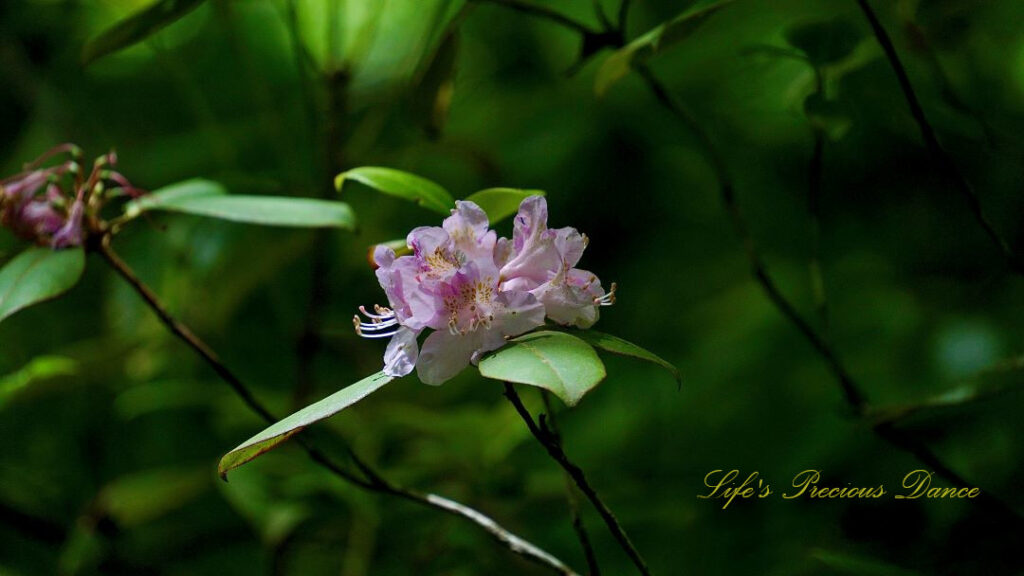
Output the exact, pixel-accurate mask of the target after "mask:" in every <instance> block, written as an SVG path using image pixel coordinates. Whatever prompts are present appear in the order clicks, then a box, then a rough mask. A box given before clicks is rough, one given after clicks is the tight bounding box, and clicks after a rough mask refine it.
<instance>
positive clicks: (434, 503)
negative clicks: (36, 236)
mask: <svg viewBox="0 0 1024 576" xmlns="http://www.w3.org/2000/svg"><path fill="white" fill-rule="evenodd" d="M96 251H97V252H99V254H100V255H101V256H102V257H103V259H104V260H106V262H107V263H108V264H109V265H110V267H111V268H113V269H114V271H115V272H117V273H118V274H119V275H120V276H121V277H122V278H123V279H124V280H125V281H126V282H128V284H129V285H130V286H131V287H132V288H133V289H134V290H135V291H136V292H137V293H138V294H139V296H141V297H142V299H143V300H144V301H145V302H146V304H147V305H148V306H149V308H150V309H151V310H153V312H154V313H155V314H156V315H157V318H159V319H160V321H161V322H162V323H163V324H164V325H165V326H166V327H167V329H168V330H170V331H171V333H172V334H174V335H175V336H177V337H178V338H179V339H180V340H181V341H183V342H184V343H185V344H187V345H188V346H189V348H191V349H192V350H193V351H194V352H195V353H197V354H198V355H199V356H200V357H201V358H202V359H203V360H204V361H205V362H206V363H207V364H208V365H209V366H210V368H212V369H213V371H214V372H216V373H217V375H218V376H219V377H220V378H221V380H223V381H224V382H226V383H227V384H228V385H229V386H230V387H231V389H232V390H233V391H234V392H235V394H237V395H238V397H239V398H241V399H242V401H243V402H244V403H245V405H246V406H247V407H248V408H249V409H250V410H252V411H253V412H255V413H256V414H258V415H259V416H260V417H261V418H263V420H265V421H266V422H268V423H274V422H276V421H277V418H276V417H275V416H274V415H273V414H272V413H271V412H270V411H269V410H268V409H267V408H266V407H265V406H264V405H263V404H262V403H260V401H259V400H257V399H256V397H255V396H254V395H253V394H252V393H251V392H250V391H249V389H248V388H247V387H246V386H245V384H243V383H242V381H241V380H240V379H239V378H238V377H237V376H235V374H234V373H233V372H232V371H231V370H230V369H229V368H228V367H227V366H225V365H224V363H223V362H222V361H221V360H220V358H219V357H218V356H217V354H216V353H215V352H214V351H213V350H212V349H211V348H210V347H209V346H208V345H207V344H206V343H205V342H203V341H202V340H201V339H200V338H199V337H198V336H196V335H195V334H194V333H193V332H192V330H191V329H189V327H188V326H186V325H185V324H183V323H182V322H180V321H179V320H178V319H176V318H175V317H174V316H172V315H171V314H170V312H168V311H167V308H166V307H164V305H163V304H162V303H161V302H160V299H159V298H158V297H157V295H156V294H155V293H154V292H153V291H152V290H151V289H150V288H149V286H147V285H146V284H145V283H144V282H142V280H140V279H139V277H138V276H136V275H135V272H134V271H133V270H132V269H131V268H130V267H129V266H128V264H127V263H125V262H124V261H123V260H121V257H120V256H118V255H117V253H116V252H114V250H113V249H112V248H111V247H110V236H109V235H105V236H103V238H102V239H100V241H99V242H98V243H97V246H96ZM297 440H298V443H299V445H300V446H302V449H303V450H305V451H306V453H307V454H308V455H309V457H310V459H312V460H313V461H314V462H316V463H317V464H319V465H320V466H322V467H324V468H325V469H327V470H329V471H330V472H332V473H333V474H334V475H336V476H338V477H339V478H341V479H343V480H345V481H347V482H350V483H352V484H354V485H356V486H358V487H360V488H363V489H365V490H369V491H372V492H377V493H381V494H391V495H394V496H399V497H401V498H404V499H405V500H409V501H410V502H415V503H417V504H420V505H421V506H426V507H429V508H434V509H437V510H441V511H444V512H447V513H449V514H454V515H456V516H459V517H461V518H463V519H465V520H469V521H470V522H473V523H474V524H476V525H477V526H479V527H480V528H483V529H484V530H485V531H486V532H487V533H489V534H490V535H491V536H493V537H494V538H495V539H496V540H498V541H499V542H501V543H502V544H504V545H505V547H506V548H508V549H509V550H511V551H512V552H514V553H515V554H518V555H519V556H522V557H523V558H526V559H527V560H530V561H533V562H535V563H537V564H540V565H543V566H546V567H547V568H549V569H551V570H552V571H554V572H556V573H559V574H563V575H567V576H574V575H575V574H576V573H575V572H573V571H572V569H570V568H569V567H568V566H566V564H565V563H564V562H562V561H561V560H559V559H557V558H555V557H554V556H552V555H551V554H549V553H547V552H545V551H544V550H542V549H541V548H539V547H538V546H536V545H534V544H532V543H530V542H529V541H527V540H525V539H523V538H521V537H519V536H517V535H516V534H514V533H512V532H510V531H509V530H508V529H506V528H504V527H502V526H501V525H500V524H498V523H497V522H495V521H494V520H492V519H491V518H489V517H487V516H485V515H484V514H482V513H480V512H478V511H476V510H474V509H472V508H470V507H468V506H465V505H463V504H459V503H458V502H455V501H453V500H449V499H447V498H444V497H443V496H438V495H436V494H429V493H420V492H416V491H413V490H408V489H406V488H402V487H399V486H396V485H394V484H391V483H390V482H388V481H387V480H385V479H384V478H383V477H382V476H381V475H380V474H379V473H378V472H376V471H375V470H373V469H372V468H371V467H370V466H369V465H368V464H366V463H365V462H363V461H362V460H360V459H359V458H358V457H357V456H356V455H355V453H354V452H353V451H352V450H351V448H349V447H348V446H346V448H348V449H349V453H350V454H351V456H352V458H353V461H354V462H355V463H356V465H357V466H358V467H359V469H360V470H361V471H362V472H363V473H364V474H366V476H367V478H368V479H363V478H360V477H359V476H356V475H355V474H353V473H351V472H349V471H347V470H345V469H344V468H342V467H340V466H338V465H337V464H335V463H334V462H332V461H331V459H330V458H328V457H327V456H326V455H325V454H324V453H323V452H321V451H319V450H317V449H316V448H314V447H313V446H311V445H310V444H309V443H308V441H306V440H305V439H303V438H302V437H297Z"/></svg>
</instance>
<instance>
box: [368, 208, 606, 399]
mask: <svg viewBox="0 0 1024 576" xmlns="http://www.w3.org/2000/svg"><path fill="white" fill-rule="evenodd" d="M406 242H407V244H408V246H409V248H410V249H411V250H412V254H410V255H406V256H401V257H396V255H395V252H394V251H393V250H392V249H390V248H388V247H386V246H378V247H377V248H376V249H375V251H374V263H375V264H376V265H377V267H378V268H377V271H376V275H377V279H378V281H379V282H380V285H381V287H382V288H383V289H384V293H385V294H386V295H387V298H388V304H389V306H390V307H389V308H385V307H380V306H377V307H375V309H374V311H373V312H370V311H368V310H366V309H365V308H362V307H361V308H360V312H361V313H362V316H363V317H362V318H360V317H359V316H356V317H355V318H354V320H353V321H354V324H355V328H356V332H357V333H359V334H360V335H361V336H363V337H365V338H391V341H390V342H389V344H388V347H387V349H386V351H385V353H384V372H385V373H386V374H388V375H390V376H396V377H397V376H405V375H407V374H409V373H411V372H412V371H413V369H415V370H416V371H417V375H418V376H419V378H420V380H422V381H423V382H425V383H427V384H441V383H443V382H445V381H446V380H449V379H450V378H452V377H454V376H456V375H457V374H458V373H459V372H461V371H462V370H463V369H464V368H466V366H468V365H469V364H471V363H473V364H475V363H477V362H478V361H479V360H480V358H481V357H482V355H483V354H485V353H487V352H490V351H492V350H496V349H498V348H500V347H502V346H503V345H504V344H505V342H506V340H507V339H509V338H512V337H515V336H518V335H520V334H524V333H526V332H529V331H530V330H533V329H535V328H537V327H539V326H542V325H544V322H545V318H547V319H548V320H551V321H553V322H556V323H558V324H563V325H572V326H576V327H580V328H587V327H590V326H592V325H593V324H594V322H596V321H597V316H598V314H597V310H598V308H599V307H600V306H602V305H609V304H611V303H612V302H613V301H614V287H613V291H612V293H609V294H606V293H605V291H604V289H603V288H601V283H600V281H599V280H598V279H597V277H596V276H594V275H593V274H591V273H589V272H586V271H583V270H579V269H577V268H573V266H575V265H576V263H577V262H579V260H580V257H581V256H582V255H583V250H584V248H585V247H586V243H587V239H586V237H585V236H583V235H582V234H579V233H578V232H577V231H576V230H575V229H573V228H561V229H557V230H549V229H548V228H547V204H546V202H545V201H544V198H542V197H539V196H531V197H530V198H527V199H526V200H524V201H523V203H522V205H521V206H520V209H519V214H518V215H517V216H516V220H515V231H514V234H513V237H512V239H511V240H508V239H505V238H501V239H498V238H497V234H496V233H495V232H494V231H493V230H490V229H489V223H488V220H487V215H486V214H485V213H484V211H483V210H482V209H480V207H479V206H477V205H476V204H474V203H473V202H465V201H459V202H456V206H455V209H454V210H452V213H451V216H449V217H448V218H446V219H445V220H444V222H443V223H442V225H441V226H440V227H426V226H424V227H420V228H416V229H414V230H413V231H412V232H410V233H409V235H408V237H407V238H406ZM426 329H430V330H432V332H431V333H430V334H429V335H428V336H427V337H426V339H425V340H424V342H423V347H422V350H421V349H420V347H419V344H418V337H419V335H420V334H421V333H422V332H423V331H424V330H426Z"/></svg>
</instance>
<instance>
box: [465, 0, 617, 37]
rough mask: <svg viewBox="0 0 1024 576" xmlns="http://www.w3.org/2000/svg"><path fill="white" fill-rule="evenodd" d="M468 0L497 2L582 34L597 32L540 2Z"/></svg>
mask: <svg viewBox="0 0 1024 576" xmlns="http://www.w3.org/2000/svg"><path fill="white" fill-rule="evenodd" d="M470 2H476V3H478V4H485V3H486V4H497V5H498V6H504V7H505V8H509V9H512V10H515V11H516V12H522V13H523V14H527V15H530V16H537V17H539V18H543V19H545V20H548V21H550V22H554V23H555V24H558V25H559V26H563V27H565V28H568V29H570V30H574V31H576V32H579V33H580V34H582V35H583V36H588V35H592V34H597V32H596V31H594V30H591V29H590V28H588V27H587V26H584V25H583V24H581V23H579V22H577V21H575V20H573V19H572V18H569V17H568V16H566V15H564V14H562V13H560V12H556V11H554V10H552V9H551V8H548V7H547V6H542V5H540V4H533V3H530V2H523V1H522V0H470Z"/></svg>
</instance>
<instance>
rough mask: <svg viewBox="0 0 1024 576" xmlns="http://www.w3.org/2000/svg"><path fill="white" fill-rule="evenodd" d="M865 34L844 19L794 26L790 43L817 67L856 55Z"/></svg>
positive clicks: (789, 35) (788, 40)
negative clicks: (854, 52) (855, 52)
mask: <svg viewBox="0 0 1024 576" xmlns="http://www.w3.org/2000/svg"><path fill="white" fill-rule="evenodd" d="M863 36H864V34H863V33H862V32H861V29H860V28H859V27H857V26H856V25H854V24H853V23H852V22H850V20H848V19H847V18H843V17H838V18H832V19H829V20H821V21H815V22H804V23H801V24H797V25H795V26H791V27H790V28H789V29H787V30H786V32H785V37H786V42H788V43H789V45H790V46H792V47H794V48H796V49H798V50H800V51H801V52H803V53H804V54H806V55H807V59H808V60H810V62H811V64H812V65H814V66H827V65H829V64H834V63H836V62H839V61H840V60H842V59H844V58H846V57H847V56H849V55H851V54H853V51H854V49H856V48H857V45H858V44H860V41H861V38H863Z"/></svg>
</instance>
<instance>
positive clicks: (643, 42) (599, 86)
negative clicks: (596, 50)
mask: <svg viewBox="0 0 1024 576" xmlns="http://www.w3.org/2000/svg"><path fill="white" fill-rule="evenodd" d="M734 1H735V0H720V1H718V2H714V3H712V4H710V5H708V6H704V7H703V8H699V9H697V10H688V11H686V12H683V13H682V14H680V15H679V16H676V17H675V18H673V19H672V20H669V21H668V22H665V23H663V24H661V25H660V26H658V27H657V28H654V29H653V30H651V31H650V32H648V33H646V34H644V35H643V36H640V37H639V38H637V39H636V40H633V41H632V42H630V43H629V44H627V45H625V46H623V47H622V48H619V49H618V50H616V51H615V52H613V53H612V54H611V56H609V57H608V59H607V60H605V61H604V63H603V64H602V65H601V68H599V69H598V71H597V76H596V77H595V79H594V91H595V92H597V95H598V96H602V95H604V93H605V92H607V91H608V89H609V88H611V86H612V84H615V83H616V82H618V81H619V80H621V79H622V78H623V77H624V76H625V75H626V74H629V71H630V69H631V68H633V67H634V66H636V65H638V64H641V63H643V62H644V61H646V60H647V59H649V58H651V57H652V56H654V55H655V54H658V53H659V52H661V51H662V50H664V49H666V48H668V47H670V46H672V45H674V44H678V43H680V42H682V41H683V40H685V39H687V38H689V37H690V35H692V34H693V33H694V32H696V31H697V30H698V29H699V28H700V27H701V25H702V24H704V22H705V21H706V20H707V19H708V18H710V17H711V16H713V15H714V14H715V13H716V12H718V11H719V10H721V9H722V8H725V7H726V6H728V5H729V4H732V3H733V2H734Z"/></svg>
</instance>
